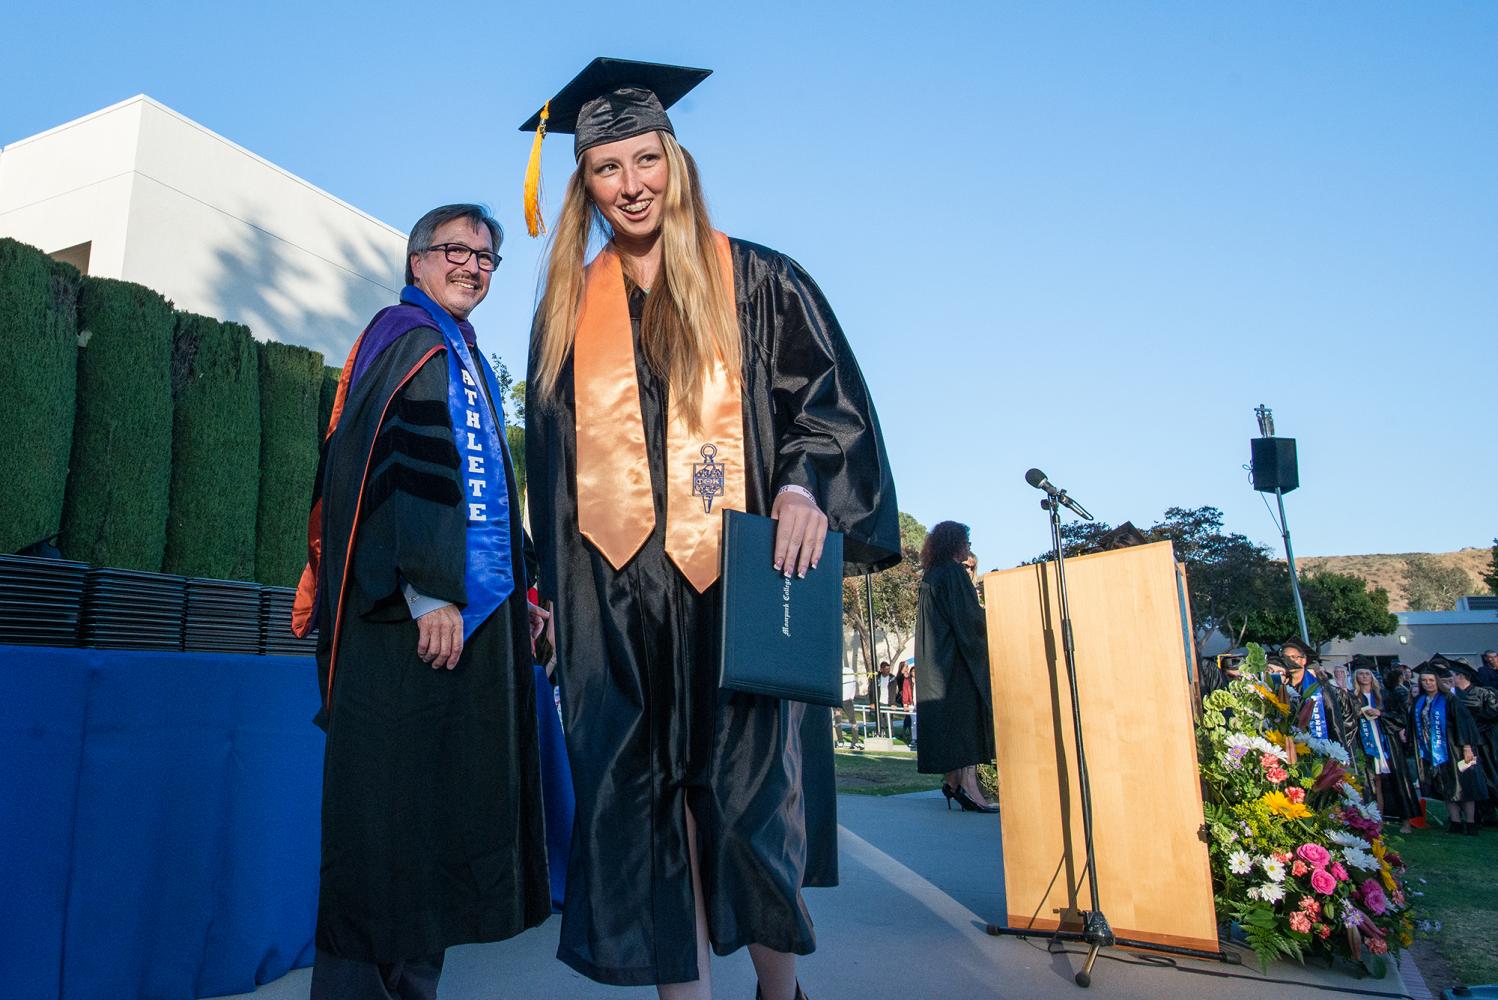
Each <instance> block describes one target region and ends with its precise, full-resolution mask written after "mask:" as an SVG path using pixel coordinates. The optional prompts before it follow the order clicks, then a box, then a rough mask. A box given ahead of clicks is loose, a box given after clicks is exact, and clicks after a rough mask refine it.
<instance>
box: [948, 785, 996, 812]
mask: <svg viewBox="0 0 1498 1000" xmlns="http://www.w3.org/2000/svg"><path fill="white" fill-rule="evenodd" d="M952 797H953V798H955V799H956V800H957V802H958V804H959V805H961V806H962V811H963V812H975V813H996V812H998V811H999V807H998V806H995V805H980V804H979V803H977V802H974V801H973V797H972V796H971V795H969V794H968V793H967V789H966V788H954V789H953V790H952Z"/></svg>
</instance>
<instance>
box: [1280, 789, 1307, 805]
mask: <svg viewBox="0 0 1498 1000" xmlns="http://www.w3.org/2000/svg"><path fill="white" fill-rule="evenodd" d="M1285 798H1287V799H1289V800H1290V801H1291V802H1304V801H1305V800H1306V790H1305V789H1304V788H1287V789H1285Z"/></svg>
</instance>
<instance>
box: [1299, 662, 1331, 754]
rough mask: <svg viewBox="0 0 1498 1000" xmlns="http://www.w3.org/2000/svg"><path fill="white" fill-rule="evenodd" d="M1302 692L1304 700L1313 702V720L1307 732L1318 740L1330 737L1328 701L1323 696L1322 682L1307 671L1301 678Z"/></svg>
mask: <svg viewBox="0 0 1498 1000" xmlns="http://www.w3.org/2000/svg"><path fill="white" fill-rule="evenodd" d="M1300 685H1301V686H1300V687H1299V688H1297V690H1298V691H1300V696H1301V698H1302V699H1307V698H1309V699H1310V700H1311V718H1310V720H1309V722H1308V723H1307V725H1306V731H1307V732H1309V733H1310V734H1311V735H1312V736H1314V737H1316V738H1317V739H1318V740H1324V739H1326V738H1327V737H1328V736H1329V735H1330V729H1329V728H1328V727H1327V724H1326V699H1325V698H1323V697H1322V696H1321V681H1320V679H1318V678H1316V677H1315V676H1314V675H1312V673H1311V672H1310V671H1309V670H1307V671H1306V672H1305V673H1304V674H1302V675H1301V678H1300Z"/></svg>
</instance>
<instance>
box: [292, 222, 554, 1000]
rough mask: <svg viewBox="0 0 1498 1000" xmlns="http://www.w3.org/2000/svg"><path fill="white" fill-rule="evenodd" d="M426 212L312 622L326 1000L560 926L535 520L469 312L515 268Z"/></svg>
mask: <svg viewBox="0 0 1498 1000" xmlns="http://www.w3.org/2000/svg"><path fill="white" fill-rule="evenodd" d="M500 239H501V231H500V228H499V224H498V223H497V222H495V221H494V220H493V219H492V218H491V217H490V216H489V215H488V213H487V212H486V211H485V210H484V209H483V208H481V207H479V206H476V205H448V206H444V207H442V208H438V209H434V210H433V211H431V212H428V213H427V214H426V215H425V216H423V217H422V219H421V220H420V221H419V222H418V223H417V224H416V227H415V229H413V230H412V232H411V237H410V240H409V243H408V245H407V250H408V256H407V269H406V281H407V287H406V288H405V289H404V291H403V292H402V293H401V301H400V304H398V305H394V306H390V307H389V308H387V309H384V310H382V311H381V312H380V313H379V314H378V315H376V316H375V318H374V319H373V321H371V323H370V325H369V326H368V327H367V328H366V329H365V331H364V333H363V334H362V335H361V336H360V337H359V339H358V341H357V342H356V343H355V344H354V348H353V351H352V352H351V353H350V355H349V359H348V363H347V364H346V365H345V366H344V369H343V375H342V378H341V380H340V383H339V386H338V393H337V397H336V402H335V405H334V408H333V417H332V421H331V426H330V428H329V431H328V436H327V438H326V440H325V443H324V446H323V456H322V463H321V467H320V469H319V472H318V481H317V494H316V495H317V497H318V499H317V500H316V501H315V503H314V507H313V513H312V517H311V519H310V522H309V535H310V538H309V545H308V553H309V557H310V558H309V565H308V568H307V570H306V572H304V574H303V579H302V586H301V587H300V588H299V593H298V601H297V611H296V615H295V618H294V625H295V628H296V629H298V630H299V631H300V632H301V633H302V634H305V633H306V632H307V631H308V630H309V629H310V627H311V625H312V623H313V620H314V619H315V620H316V622H318V623H319V624H320V627H321V632H320V635H319V639H318V649H317V663H318V679H319V686H320V689H321V694H322V699H323V708H322V711H321V712H320V713H319V716H318V723H319V724H320V725H321V726H323V727H324V728H325V729H326V730H327V749H326V756H325V760H324V767H323V812H322V821H323V825H322V879H321V885H320V894H319V899H318V915H317V938H316V944H317V955H316V962H315V965H314V967H313V974H312V997H313V1000H345V998H347V1000H366V998H375V1000H387V998H400V1000H416V998H423V1000H428V998H432V997H435V996H436V987H437V979H438V977H439V976H440V974H441V970H442V961H443V953H444V950H445V949H446V948H448V947H449V946H451V945H455V944H463V943H467V942H476V941H498V940H501V939H503V938H507V937H510V936H511V935H514V934H516V933H518V932H519V931H521V930H524V929H525V928H527V927H532V926H534V925H536V924H539V923H541V922H542V921H543V920H544V919H545V918H546V916H547V915H548V914H549V913H550V910H551V904H550V894H549V890H548V885H547V871H546V848H545V840H544V835H543V828H542V824H543V820H542V804H541V798H540V779H539V771H538V762H537V744H536V717H535V714H534V711H535V709H534V705H535V692H534V680H533V675H532V659H531V639H532V638H533V636H534V635H535V633H536V631H538V630H539V625H540V624H541V622H542V619H543V618H544V612H540V611H539V609H535V608H532V607H530V606H529V605H528V602H527V600H526V581H525V570H524V561H523V558H522V555H521V541H522V536H521V529H520V510H519V505H518V503H517V502H516V494H515V489H514V485H513V484H514V476H513V472H512V469H511V467H510V459H509V455H508V453H507V451H506V448H505V435H504V424H503V410H502V408H501V401H500V399H499V398H497V397H498V388H497V384H496V382H495V379H494V375H493V373H492V372H491V371H490V369H489V366H488V364H487V363H485V361H484V356H483V353H482V352H481V351H480V350H479V348H478V345H477V342H476V339H475V335H474V331H473V327H472V326H471V325H470V324H469V323H468V322H467V317H468V314H469V313H470V312H471V311H472V310H473V308H474V307H475V306H477V305H478V304H479V302H481V301H482V300H483V298H484V296H485V295H486V294H487V292H488V290H489V281H490V275H491V273H492V272H493V270H494V268H495V267H496V266H497V265H498V263H499V256H498V254H497V253H496V251H497V249H498V247H499V243H500Z"/></svg>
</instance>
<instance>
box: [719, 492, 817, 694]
mask: <svg viewBox="0 0 1498 1000" xmlns="http://www.w3.org/2000/svg"><path fill="white" fill-rule="evenodd" d="M775 527H776V522H775V521H773V520H771V519H770V518H768V517H760V516H758V515H755V514H745V513H744V512H743V511H738V510H724V511H723V546H722V566H721V578H722V580H723V602H722V605H723V612H722V613H723V620H722V628H721V630H720V634H721V635H722V644H723V645H722V649H721V652H720V657H719V659H720V665H721V666H720V670H721V672H720V674H719V683H720V684H721V686H722V687H725V688H729V689H730V690H733V691H745V692H748V693H750V694H762V695H769V696H770V697H774V698H785V699H788V700H791V701H804V702H807V703H809V704H812V705H830V706H838V705H841V704H842V702H843V683H842V681H843V574H842V569H843V536H842V534H841V533H840V532H836V531H829V532H828V533H827V541H826V543H825V544H824V545H823V546H822V558H821V560H820V561H819V562H818V565H817V568H816V569H809V570H807V571H806V576H805V577H804V578H803V577H797V576H790V577H787V576H786V575H785V574H784V573H783V572H780V571H777V570H776V569H775V566H774V562H773V556H774V552H775Z"/></svg>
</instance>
